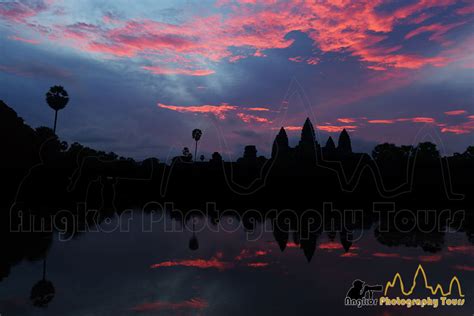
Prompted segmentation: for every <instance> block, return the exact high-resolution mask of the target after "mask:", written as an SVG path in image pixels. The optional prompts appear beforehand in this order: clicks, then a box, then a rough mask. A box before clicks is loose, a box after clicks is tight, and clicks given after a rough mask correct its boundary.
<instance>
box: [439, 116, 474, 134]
mask: <svg viewBox="0 0 474 316" xmlns="http://www.w3.org/2000/svg"><path fill="white" fill-rule="evenodd" d="M472 131H474V120H472V119H471V120H469V121H467V122H464V123H461V124H458V125H451V126H445V127H443V128H441V133H451V134H457V135H461V134H470V133H472Z"/></svg>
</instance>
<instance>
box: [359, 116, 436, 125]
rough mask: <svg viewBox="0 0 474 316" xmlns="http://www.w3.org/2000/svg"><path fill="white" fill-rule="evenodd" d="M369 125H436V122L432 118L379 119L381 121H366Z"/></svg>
mask: <svg viewBox="0 0 474 316" xmlns="http://www.w3.org/2000/svg"><path fill="white" fill-rule="evenodd" d="M367 122H368V123H370V124H394V123H397V122H412V123H436V120H435V119H434V118H432V117H423V116H420V117H410V118H398V119H381V120H368V121H367Z"/></svg>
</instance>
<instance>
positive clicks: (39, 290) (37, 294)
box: [30, 258, 56, 307]
mask: <svg viewBox="0 0 474 316" xmlns="http://www.w3.org/2000/svg"><path fill="white" fill-rule="evenodd" d="M55 293H56V290H55V289H54V285H53V283H52V282H51V281H48V280H46V258H45V259H43V279H41V280H40V281H39V282H37V283H36V284H35V285H34V286H33V288H32V289H31V294H30V299H31V302H32V303H33V305H34V306H36V307H47V306H48V304H49V303H50V302H51V301H52V300H53V298H54V295H55Z"/></svg>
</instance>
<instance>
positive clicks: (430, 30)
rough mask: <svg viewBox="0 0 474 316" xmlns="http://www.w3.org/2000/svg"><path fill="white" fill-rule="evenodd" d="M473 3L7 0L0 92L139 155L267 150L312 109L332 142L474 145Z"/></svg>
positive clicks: (96, 141) (365, 146)
mask: <svg viewBox="0 0 474 316" xmlns="http://www.w3.org/2000/svg"><path fill="white" fill-rule="evenodd" d="M473 25H474V2H472V1H469V0H466V1H453V0H422V1H381V0H379V1H377V0H368V1H350V0H347V1H346V0H338V1H336V0H331V1H322V0H321V1H277V0H262V1H254V0H218V1H208V0H202V1H184V0H160V1H156V0H140V1H127V0H114V1H95V0H94V1H93V0H81V1H73V0H69V1H68V0H23V1H3V0H2V1H0V30H1V33H0V34H1V35H0V55H1V58H0V81H1V88H0V91H1V93H0V99H3V100H4V101H5V102H6V103H7V104H8V105H9V106H11V107H13V108H14V109H15V110H16V111H17V112H18V114H19V115H20V116H22V117H23V118H24V119H25V120H26V122H27V123H28V124H29V125H31V126H33V127H37V126H41V125H46V126H51V125H52V123H53V112H52V111H51V110H50V109H49V108H48V106H47V105H46V103H45V101H44V94H45V92H46V91H47V90H48V88H49V87H50V86H52V85H55V84H60V85H63V86H64V87H65V88H66V90H68V92H69V94H70V96H71V101H70V103H69V105H68V107H67V108H66V109H65V110H63V111H61V112H60V114H59V123H58V134H59V136H60V137H61V138H63V139H65V140H67V141H69V142H72V141H78V142H80V143H82V144H85V145H88V146H90V147H93V148H96V149H103V150H107V151H110V150H113V151H115V152H117V153H119V154H121V155H126V156H132V157H134V158H139V159H140V158H146V157H149V156H158V157H160V158H162V159H165V158H167V157H169V156H173V155H175V154H177V153H178V152H179V151H180V150H181V148H182V147H183V146H189V147H190V146H192V144H193V141H192V138H191V131H192V129H194V128H200V129H202V130H203V132H204V135H203V138H202V141H201V145H202V147H201V148H202V153H204V154H205V155H206V156H208V157H209V156H210V153H212V152H213V151H219V152H221V153H223V155H224V158H226V157H228V158H227V159H230V157H235V156H236V155H238V154H241V152H242V150H243V146H245V145H248V144H255V145H257V148H258V150H259V154H264V155H268V152H269V148H270V146H271V142H272V140H273V138H274V136H275V134H276V133H277V132H278V129H279V128H280V127H281V126H286V127H287V130H288V133H289V135H290V139H291V141H292V144H293V145H294V144H295V142H296V140H297V138H298V137H299V128H300V126H302V124H303V122H304V119H305V118H306V117H310V118H311V120H312V121H313V124H314V125H315V127H316V128H317V131H318V134H319V135H318V137H319V138H320V141H321V142H322V143H323V144H324V143H325V141H326V139H327V137H328V135H333V136H337V135H338V132H340V130H341V129H342V128H346V129H348V130H349V131H350V134H351V136H352V138H353V143H354V148H355V149H356V150H359V151H370V149H371V148H372V147H373V146H374V145H375V144H376V143H379V142H385V141H388V142H394V143H397V144H415V143H418V142H419V141H423V140H429V141H433V142H436V143H437V144H438V145H439V146H440V147H441V149H442V153H443V152H444V153H453V152H456V151H457V152H462V151H464V149H465V148H466V147H467V146H468V145H472V144H474V137H473V135H474V89H473V87H474V32H473V30H474V29H473Z"/></svg>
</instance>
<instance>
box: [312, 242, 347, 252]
mask: <svg viewBox="0 0 474 316" xmlns="http://www.w3.org/2000/svg"><path fill="white" fill-rule="evenodd" d="M318 248H319V249H325V250H337V249H342V245H341V244H340V243H337V242H325V243H321V244H320V245H319V246H318Z"/></svg>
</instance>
